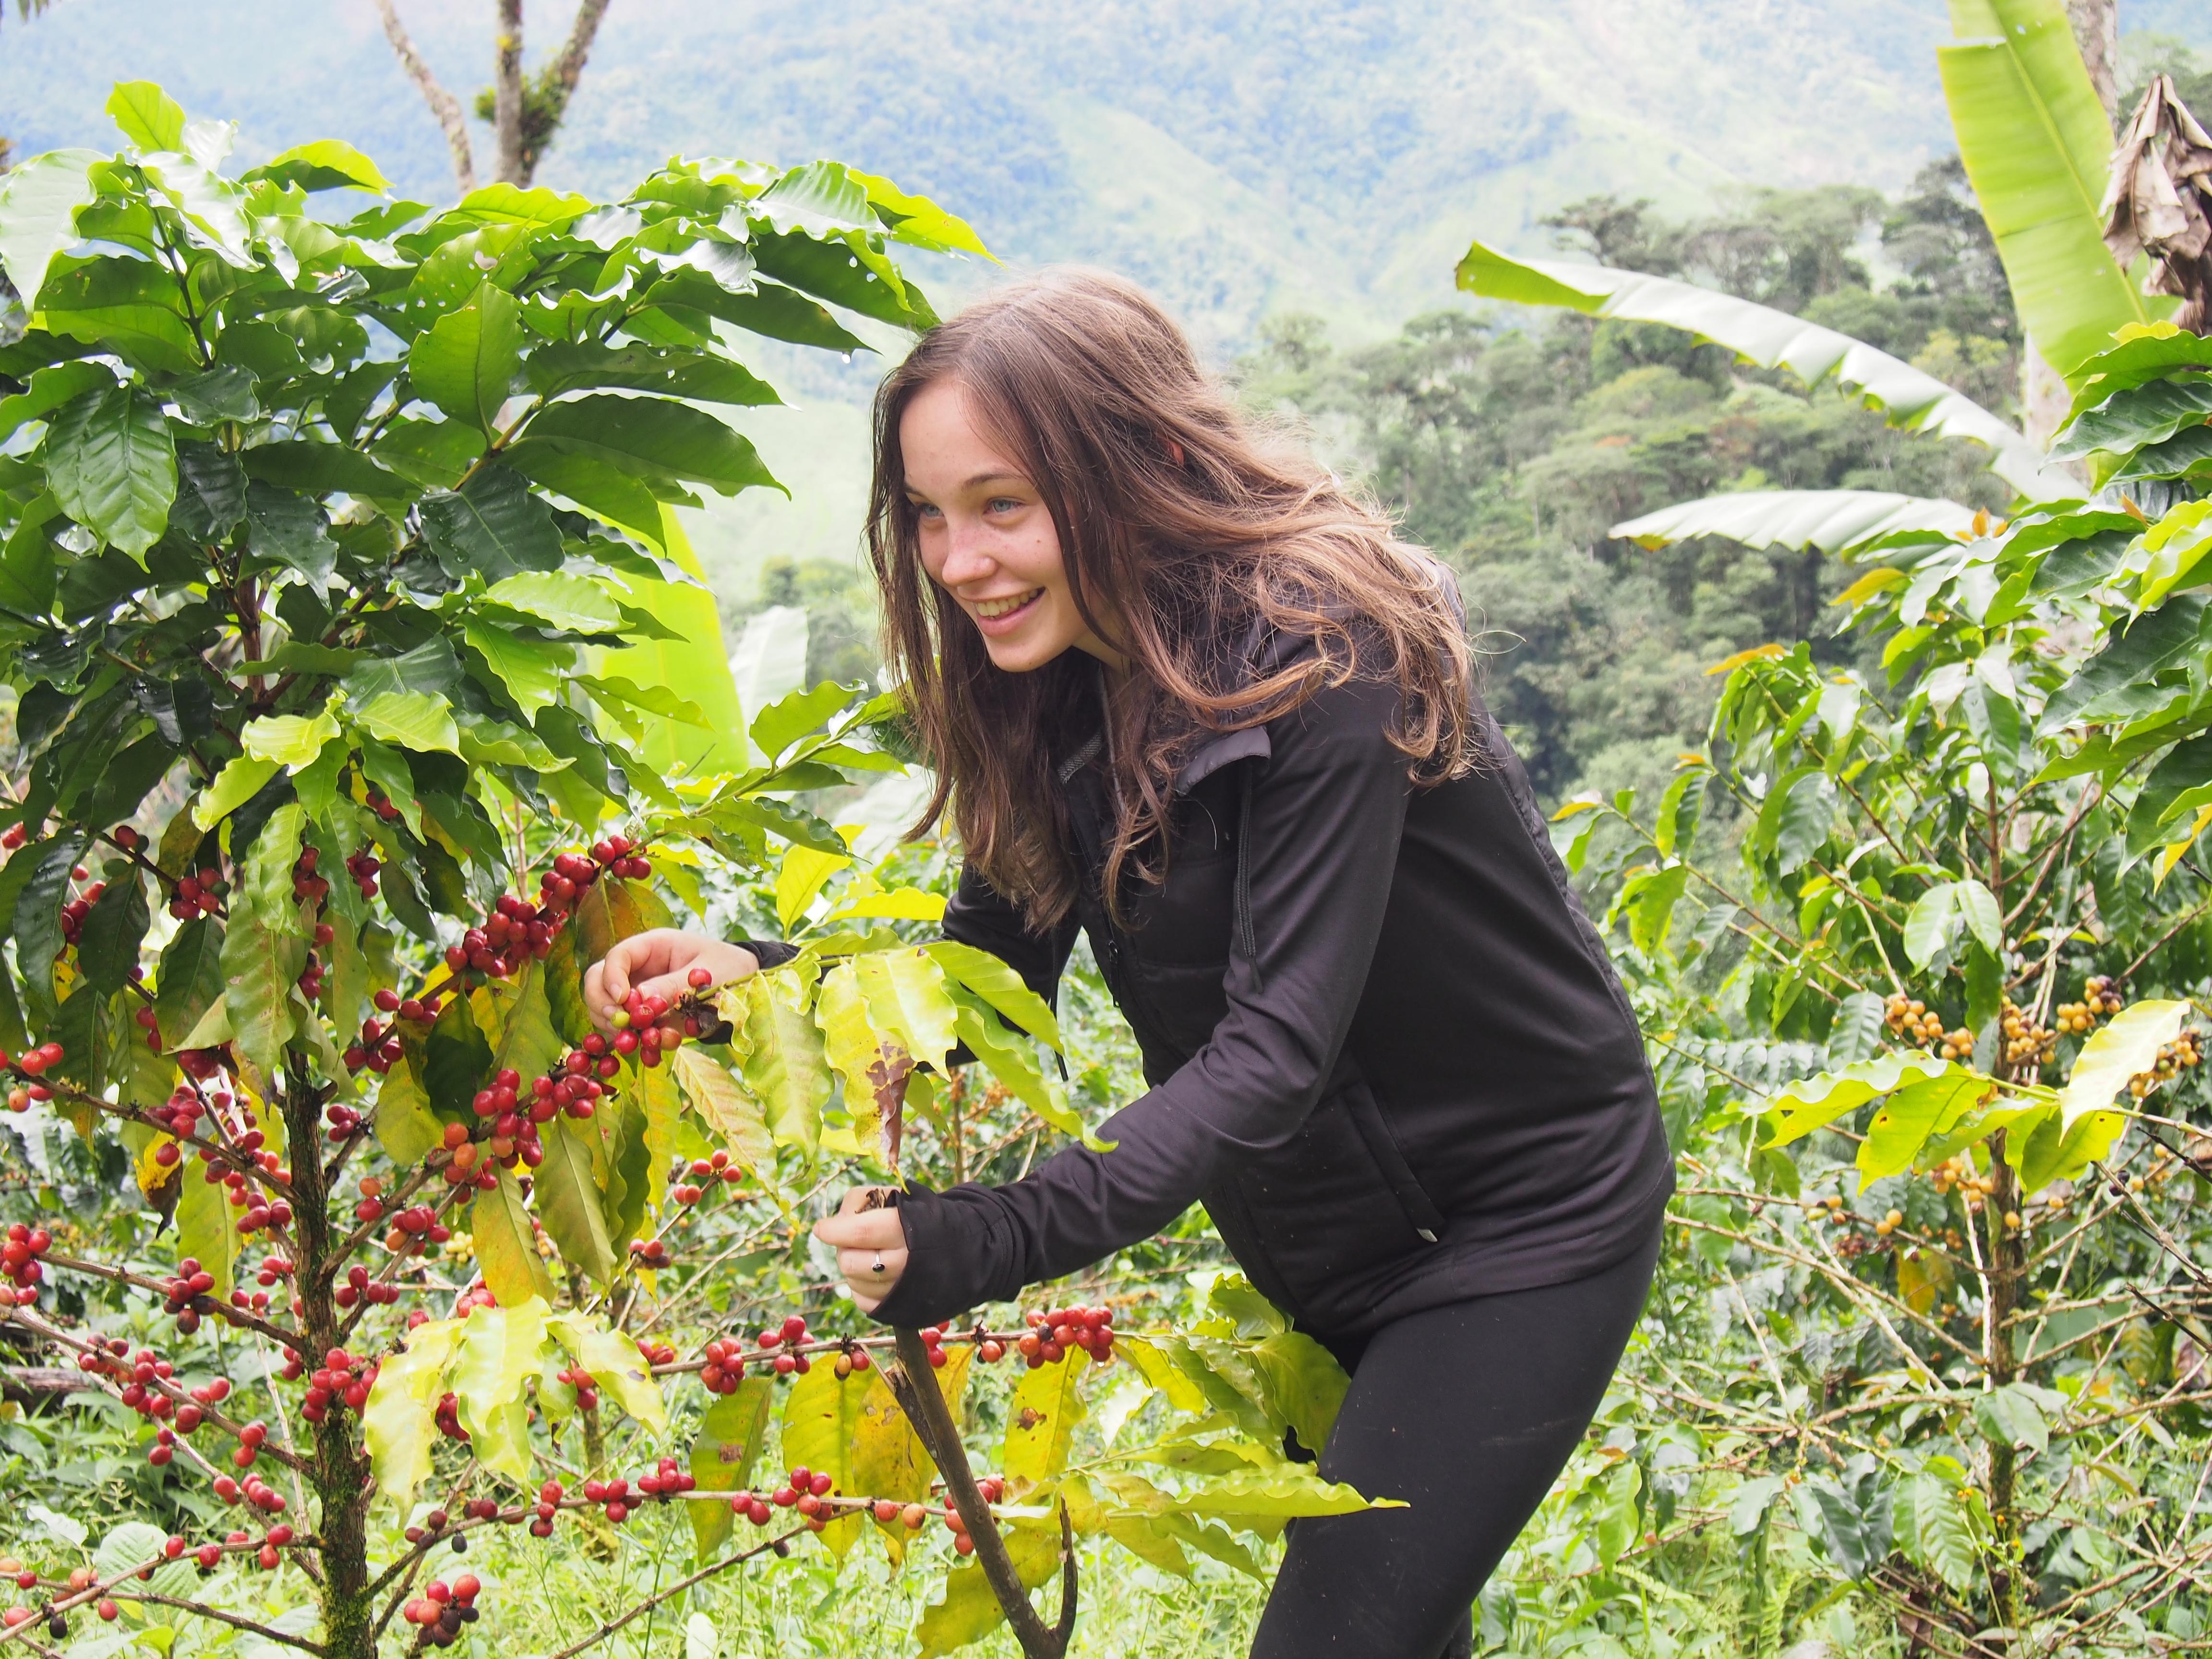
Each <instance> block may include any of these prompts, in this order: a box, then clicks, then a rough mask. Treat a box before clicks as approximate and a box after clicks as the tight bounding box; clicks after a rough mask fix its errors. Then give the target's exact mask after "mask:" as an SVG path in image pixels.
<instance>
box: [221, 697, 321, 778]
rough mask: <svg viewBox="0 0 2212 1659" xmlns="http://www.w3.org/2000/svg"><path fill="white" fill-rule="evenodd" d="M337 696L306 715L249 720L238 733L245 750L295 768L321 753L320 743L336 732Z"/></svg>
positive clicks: (252, 754) (267, 715) (272, 715)
mask: <svg viewBox="0 0 2212 1659" xmlns="http://www.w3.org/2000/svg"><path fill="white" fill-rule="evenodd" d="M336 709H337V699H336V698H335V697H334V698H333V699H332V700H331V702H328V703H325V705H324V706H323V708H322V709H321V711H320V712H319V713H318V714H315V715H314V716H313V717H312V718H310V717H309V716H307V715H305V714H264V715H262V716H261V718H260V719H258V720H250V721H248V722H247V723H246V727H245V729H244V730H242V731H241V732H240V733H239V734H238V741H239V743H240V746H241V747H243V748H244V749H245V750H246V753H247V754H249V755H251V756H252V757H254V758H255V759H256V760H265V761H274V762H276V763H277V764H278V765H279V766H283V767H286V768H289V769H290V770H292V771H295V772H296V771H298V770H300V769H301V768H302V767H304V766H307V765H308V764H310V763H312V762H313V760H314V759H315V757H317V756H319V755H320V754H321V753H322V752H323V745H324V744H326V743H329V742H330V741H331V739H332V738H335V737H337V734H338V722H337V712H336Z"/></svg>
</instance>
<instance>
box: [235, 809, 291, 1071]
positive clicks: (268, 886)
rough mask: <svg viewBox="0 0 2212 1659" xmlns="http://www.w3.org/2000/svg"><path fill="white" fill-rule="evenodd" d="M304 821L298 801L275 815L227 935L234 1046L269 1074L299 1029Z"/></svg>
mask: <svg viewBox="0 0 2212 1659" xmlns="http://www.w3.org/2000/svg"><path fill="white" fill-rule="evenodd" d="M306 821H307V813H306V811H305V809H303V808H302V807H301V805H300V804H299V802H297V801H287V802H286V803H285V804H284V805H282V806H280V807H278V808H277V809H276V811H275V812H273V813H272V814H270V818H269V821H268V823H266V824H264V826H263V828H262V830H261V834H260V835H259V836H258V837H257V838H256V839H255V841H254V843H253V848H252V852H250V853H249V854H246V860H245V864H244V868H243V870H242V872H240V878H239V881H238V884H237V887H236V888H235V889H234V891H233V893H232V903H231V907H230V921H229V925H228V927H227V928H226V929H225V930H224V933H223V939H222V978H223V1004H224V1006H225V1008H226V1009H227V1010H228V1013H229V1016H230V1029H231V1041H232V1042H233V1043H234V1045H235V1047H236V1048H237V1051H238V1053H239V1054H240V1055H241V1056H242V1057H243V1058H245V1059H246V1060H248V1061H250V1062H251V1063H252V1065H253V1066H256V1067H258V1069H259V1070H260V1071H261V1073H263V1074H264V1076H273V1075H276V1073H280V1072H281V1071H282V1070H283V1061H284V1047H285V1045H286V1044H287V1043H288V1042H290V1041H291V1040H292V1036H293V1034H294V1032H295V1030H296V1029H297V1023H296V1019H295V1012H294V1006H293V1003H292V1000H291V994H292V988H293V984H294V981H296V980H297V979H298V978H299V976H300V970H301V969H302V968H303V967H304V966H305V965H306V963H307V940H306V939H305V938H303V937H302V936H301V935H302V933H303V932H304V930H303V928H302V927H301V923H300V920H299V906H298V904H297V902H296V901H295V900H294V899H293V897H292V866H293V865H294V863H295V861H296V860H297V859H298V858H299V854H300V835H301V829H302V827H303V826H304V825H305V823H306Z"/></svg>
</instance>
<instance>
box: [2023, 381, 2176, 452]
mask: <svg viewBox="0 0 2212 1659" xmlns="http://www.w3.org/2000/svg"><path fill="white" fill-rule="evenodd" d="M2207 416H2212V380H2153V381H2151V382H2150V383H2149V384H2148V385H2146V386H2133V387H2130V388H2128V389H2126V390H2124V391H2120V392H2114V393H2113V394H2112V396H2111V397H2109V398H2106V399H2105V401H2104V402H2103V403H2101V404H2098V405H2097V406H2096V407H2095V408H2094V409H2091V410H2084V411H2083V412H2082V413H2081V414H2080V415H2077V416H2075V417H2074V419H2073V420H2072V421H2070V422H2068V423H2067V425H2066V427H2065V428H2064V429H2063V431H2061V432H2060V433H2059V435H2058V436H2057V438H2056V439H2054V440H2053V441H2052V442H2051V458H2052V459H2055V460H2058V459H2072V458H2075V457H2076V456H2081V455H2093V454H2096V453H2099V452H2100V451H2101V452H2103V453H2106V454H2112V455H2125V454H2128V453H2130V452H2131V451H2134V450H2137V449H2142V448H2145V447H2148V446H2149V445H2152V444H2159V443H2164V442H2165V441H2166V440H2167V439H2168V438H2171V437H2172V436H2173V435H2174V434H2176V433H2177V432H2179V431H2180V430H2181V429H2182V428H2185V427H2201V426H2203V424H2204V422H2205V419H2206V417H2207Z"/></svg>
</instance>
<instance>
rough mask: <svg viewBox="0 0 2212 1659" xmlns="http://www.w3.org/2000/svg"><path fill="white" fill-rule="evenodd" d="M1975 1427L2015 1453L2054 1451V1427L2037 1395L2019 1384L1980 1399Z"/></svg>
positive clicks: (1977, 1401)
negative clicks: (2052, 1447) (2052, 1443)
mask: <svg viewBox="0 0 2212 1659" xmlns="http://www.w3.org/2000/svg"><path fill="white" fill-rule="evenodd" d="M1974 1425H1975V1426H1976V1427H1977V1428H1978V1429H1979V1430H1981V1431H1982V1438H1984V1440H1987V1441H1988V1442H1990V1444H1992V1445H1997V1446H2010V1447H2012V1448H2014V1449H2015V1450H2027V1451H2034V1452H2045V1451H2048V1450H2049V1449H2051V1425H2049V1424H2048V1423H2047V1422H2045V1420H2044V1416H2043V1408H2042V1407H2041V1406H2040V1405H2039V1404H2038V1402H2037V1401H2036V1397H2035V1395H2034V1394H2033V1393H2031V1392H2030V1391H2029V1390H2028V1389H2027V1388H2025V1387H2023V1386H2022V1385H2021V1384H2020V1383H2006V1384H2004V1385H2003V1386H2002V1388H1996V1389H1990V1391H1989V1392H1987V1393H1986V1394H1984V1395H1979V1396H1978V1397H1977V1398H1976V1400H1975V1401H1974Z"/></svg>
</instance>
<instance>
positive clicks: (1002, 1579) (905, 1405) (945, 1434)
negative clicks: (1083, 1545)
mask: <svg viewBox="0 0 2212 1659" xmlns="http://www.w3.org/2000/svg"><path fill="white" fill-rule="evenodd" d="M893 1334H894V1336H895V1337H896V1341H897V1346H898V1357H899V1363H898V1364H896V1365H886V1366H884V1383H886V1384H887V1385H889V1387H890V1391H891V1394H892V1396H893V1397H894V1398H896V1400H897V1401H898V1403H899V1409H900V1410H901V1411H902V1412H904V1413H906V1417H907V1421H908V1423H910V1424H912V1425H913V1426H914V1431H915V1437H916V1438H918V1439H919V1440H920V1441H921V1444H922V1449H923V1450H925V1451H927V1453H928V1454H929V1456H930V1461H931V1462H933V1463H935V1464H936V1465H937V1471H938V1473H939V1474H942V1475H943V1476H944V1477H945V1492H947V1494H948V1495H949V1496H950V1497H951V1499H952V1506H953V1508H954V1509H956V1510H958V1511H959V1515H960V1519H961V1521H962V1522H963V1523H964V1524H965V1525H966V1527H967V1528H968V1535H969V1537H970V1538H972V1539H974V1540H975V1564H976V1565H978V1566H980V1567H981V1568H982V1570H983V1577H984V1578H985V1580H986V1581H987V1582H988V1583H989V1584H990V1586H991V1594H992V1595H994V1596H996V1597H997V1598H998V1601H999V1606H1000V1607H1001V1608H1002V1609H1004V1610H1005V1613H1006V1622H1007V1623H1008V1624H1010V1625H1012V1626H1013V1630H1014V1638H1015V1639H1016V1640H1017V1641H1018V1642H1019V1643H1020V1644H1022V1651H1023V1652H1024V1653H1025V1654H1027V1655H1028V1656H1029V1659H1061V1656H1062V1655H1063V1654H1065V1653H1066V1651H1067V1638H1068V1637H1069V1636H1070V1634H1071V1633H1073V1631H1074V1629H1075V1547H1074V1541H1073V1538H1072V1537H1071V1536H1070V1529H1069V1525H1068V1519H1067V1506H1066V1504H1061V1505H1060V1559H1061V1577H1060V1622H1059V1623H1058V1625H1056V1626H1054V1628H1053V1629H1051V1630H1049V1631H1048V1630H1046V1629H1045V1627H1044V1620H1042V1619H1040V1618H1038V1617H1037V1612H1036V1607H1033V1606H1031V1605H1030V1596H1029V1591H1028V1590H1027V1589H1024V1588H1023V1585H1022V1581H1021V1576H1020V1575H1019V1574H1018V1573H1017V1572H1016V1571H1014V1563H1013V1559H1012V1557H1011V1556H1009V1555H1008V1554H1007V1553H1006V1540H1005V1539H1003V1538H1001V1537H1000V1535H999V1528H998V1523H997V1522H994V1521H993V1520H992V1518H991V1508H990V1505H989V1504H986V1503H985V1502H984V1501H983V1494H982V1493H981V1492H979V1491H977V1490H976V1486H975V1471H974V1470H972V1469H970V1468H969V1467H968V1453H967V1451H966V1449H965V1448H963V1446H962V1445H961V1443H960V1430H959V1428H958V1426H957V1425H955V1424H954V1422H953V1421H952V1413H951V1408H950V1407H947V1406H946V1405H945V1395H944V1393H943V1391H942V1390H941V1389H939V1388H938V1386H937V1374H936V1371H935V1370H934V1368H933V1367H932V1366H931V1364H930V1363H929V1350H928V1349H927V1346H924V1345H923V1342H922V1340H921V1332H919V1331H915V1330H908V1329H907V1328H904V1327H899V1328H896V1330H895V1331H894V1333H893Z"/></svg>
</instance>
